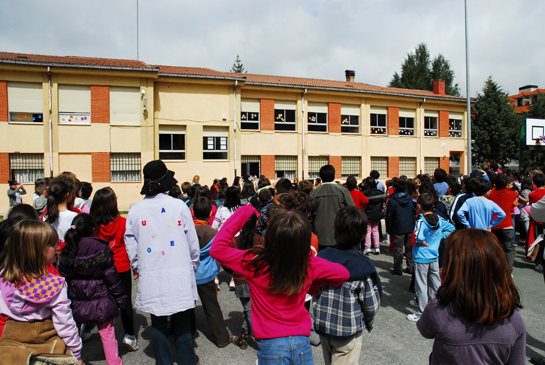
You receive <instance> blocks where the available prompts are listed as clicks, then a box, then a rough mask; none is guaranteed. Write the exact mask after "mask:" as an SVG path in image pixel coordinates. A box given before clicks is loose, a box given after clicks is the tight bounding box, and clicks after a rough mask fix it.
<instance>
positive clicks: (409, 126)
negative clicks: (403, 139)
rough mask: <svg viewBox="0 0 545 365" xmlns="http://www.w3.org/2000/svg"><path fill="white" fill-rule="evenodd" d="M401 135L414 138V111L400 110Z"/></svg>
mask: <svg viewBox="0 0 545 365" xmlns="http://www.w3.org/2000/svg"><path fill="white" fill-rule="evenodd" d="M399 135H400V136H414V110H404V109H400V110H399Z"/></svg>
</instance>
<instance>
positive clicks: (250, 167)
mask: <svg viewBox="0 0 545 365" xmlns="http://www.w3.org/2000/svg"><path fill="white" fill-rule="evenodd" d="M240 165H241V170H242V176H244V175H248V176H257V177H259V175H261V157H260V156H244V155H242V156H240Z"/></svg>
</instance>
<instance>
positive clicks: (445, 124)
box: [438, 110, 449, 138]
mask: <svg viewBox="0 0 545 365" xmlns="http://www.w3.org/2000/svg"><path fill="white" fill-rule="evenodd" d="M438 123H439V137H447V138H448V136H449V132H448V129H449V112H448V111H446V110H440V111H439V121H438Z"/></svg>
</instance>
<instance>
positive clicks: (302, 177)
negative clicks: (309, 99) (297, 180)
mask: <svg viewBox="0 0 545 365" xmlns="http://www.w3.org/2000/svg"><path fill="white" fill-rule="evenodd" d="M306 93H307V89H305V91H304V92H303V95H302V99H301V109H302V111H303V116H302V117H301V119H303V151H302V155H303V158H302V159H301V163H302V166H303V168H302V170H303V176H301V180H305V94H306Z"/></svg>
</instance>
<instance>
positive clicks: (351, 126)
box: [341, 105, 360, 133]
mask: <svg viewBox="0 0 545 365" xmlns="http://www.w3.org/2000/svg"><path fill="white" fill-rule="evenodd" d="M359 132H360V106H359V105H341V133H359Z"/></svg>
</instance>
